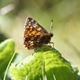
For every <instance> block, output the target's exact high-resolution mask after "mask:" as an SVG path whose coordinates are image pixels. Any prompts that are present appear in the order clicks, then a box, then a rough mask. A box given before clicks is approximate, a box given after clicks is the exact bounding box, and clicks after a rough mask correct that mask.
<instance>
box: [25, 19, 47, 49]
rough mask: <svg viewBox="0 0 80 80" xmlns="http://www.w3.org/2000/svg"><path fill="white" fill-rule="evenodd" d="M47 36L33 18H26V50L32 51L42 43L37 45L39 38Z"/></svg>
mask: <svg viewBox="0 0 80 80" xmlns="http://www.w3.org/2000/svg"><path fill="white" fill-rule="evenodd" d="M47 34H48V32H47V31H46V30H45V29H44V28H43V27H42V26H41V25H40V24H39V23H38V22H36V21H35V20H34V19H33V18H30V17H28V18H27V20H26V23H25V31H24V45H25V46H26V47H27V48H28V49H34V48H36V47H37V46H40V45H42V44H43V43H39V44H38V42H39V40H40V38H41V37H43V36H45V35H47Z"/></svg>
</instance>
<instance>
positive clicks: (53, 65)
mask: <svg viewBox="0 0 80 80" xmlns="http://www.w3.org/2000/svg"><path fill="white" fill-rule="evenodd" d="M10 70H11V73H12V76H13V77H12V79H13V80H80V76H79V75H78V70H77V69H75V70H74V69H73V67H72V66H71V64H70V62H69V61H67V60H66V59H64V58H63V57H62V56H61V54H60V53H59V52H58V51H57V50H56V49H55V48H52V47H51V46H48V45H44V46H42V47H39V48H37V49H36V51H35V53H34V54H33V55H30V56H28V57H27V58H26V59H24V60H23V61H22V62H20V63H18V64H12V65H11V68H10Z"/></svg>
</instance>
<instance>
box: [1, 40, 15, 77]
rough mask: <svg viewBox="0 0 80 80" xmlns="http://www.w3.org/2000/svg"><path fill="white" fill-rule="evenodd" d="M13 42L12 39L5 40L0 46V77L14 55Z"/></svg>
mask: <svg viewBox="0 0 80 80" xmlns="http://www.w3.org/2000/svg"><path fill="white" fill-rule="evenodd" d="M14 47H15V44H14V41H13V40H12V39H8V40H5V41H4V42H2V43H1V44H0V77H1V76H2V75H3V73H4V71H5V70H6V67H7V65H8V63H9V61H10V59H11V57H12V55H13V53H14Z"/></svg>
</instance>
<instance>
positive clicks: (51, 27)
mask: <svg viewBox="0 0 80 80" xmlns="http://www.w3.org/2000/svg"><path fill="white" fill-rule="evenodd" d="M52 29H53V20H51V25H50V33H52Z"/></svg>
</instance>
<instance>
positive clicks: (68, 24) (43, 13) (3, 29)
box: [0, 0, 80, 69]
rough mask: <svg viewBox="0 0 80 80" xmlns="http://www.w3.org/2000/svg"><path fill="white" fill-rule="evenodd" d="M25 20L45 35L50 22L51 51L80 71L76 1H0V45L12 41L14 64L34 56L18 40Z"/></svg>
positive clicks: (79, 5)
mask: <svg viewBox="0 0 80 80" xmlns="http://www.w3.org/2000/svg"><path fill="white" fill-rule="evenodd" d="M28 16H30V17H32V18H34V19H35V20H36V21H38V22H39V23H40V24H41V25H42V26H43V27H44V28H45V29H46V30H47V31H48V32H50V23H51V20H52V19H53V30H52V32H53V33H54V36H53V38H52V40H51V41H52V42H54V47H55V48H56V49H57V50H58V51H59V52H61V53H62V56H63V57H65V58H66V59H67V60H69V61H71V63H72V64H73V65H77V66H78V67H79V69H80V0H0V41H3V40H5V39H7V38H12V39H14V41H15V43H16V47H15V48H16V51H17V52H19V56H18V58H17V60H18V61H21V60H22V59H23V58H24V57H26V56H27V55H29V54H30V53H33V52H34V51H33V50H27V48H25V47H24V45H23V40H22V38H23V33H24V23H25V20H26V18H27V17H28ZM26 53H28V54H26Z"/></svg>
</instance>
